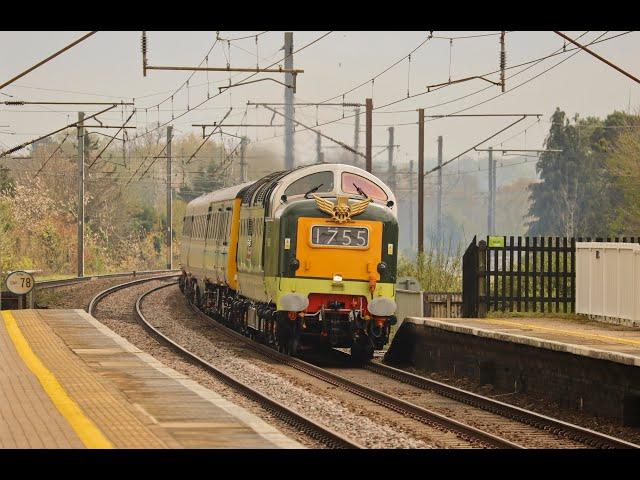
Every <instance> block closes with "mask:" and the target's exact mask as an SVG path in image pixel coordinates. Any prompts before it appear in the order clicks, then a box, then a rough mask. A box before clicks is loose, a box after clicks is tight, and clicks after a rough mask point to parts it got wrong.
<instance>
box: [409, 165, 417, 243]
mask: <svg viewBox="0 0 640 480" xmlns="http://www.w3.org/2000/svg"><path fill="white" fill-rule="evenodd" d="M413 188H414V187H413V160H410V161H409V219H410V220H409V238H410V239H411V240H410V242H409V244H410V245H411V250H412V251H413V248H414V247H415V245H416V243H415V241H414V235H413V198H414V193H415V192H414V190H413Z"/></svg>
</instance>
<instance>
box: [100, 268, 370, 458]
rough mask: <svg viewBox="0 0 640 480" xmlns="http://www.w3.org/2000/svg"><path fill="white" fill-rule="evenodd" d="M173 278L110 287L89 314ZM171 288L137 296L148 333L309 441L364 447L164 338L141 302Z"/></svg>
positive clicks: (139, 313)
mask: <svg viewBox="0 0 640 480" xmlns="http://www.w3.org/2000/svg"><path fill="white" fill-rule="evenodd" d="M173 276H175V275H163V276H156V277H148V278H144V279H139V280H134V281H132V282H126V283H123V284H120V285H115V286H113V287H110V288H107V289H105V290H103V291H101V292H100V293H98V294H97V295H96V296H95V297H94V298H93V299H92V300H91V302H90V303H89V307H88V309H87V311H88V312H89V313H90V314H93V312H94V311H95V309H96V307H97V305H98V303H99V302H100V301H101V300H102V299H104V298H105V297H107V296H109V295H110V294H112V293H114V292H116V291H119V290H122V289H125V288H128V287H131V286H134V285H138V284H140V283H145V282H150V281H154V280H162V279H165V278H166V279H169V278H172V277H173ZM170 285H174V284H173V283H169V284H166V285H160V286H159V287H155V288H152V289H150V290H148V291H147V292H145V293H144V294H143V295H141V296H140V297H138V299H137V301H136V304H135V308H134V313H135V315H136V317H137V318H138V320H139V321H140V323H141V324H142V325H143V326H144V328H145V329H146V330H147V332H148V333H149V334H151V335H152V336H153V337H155V338H156V339H157V340H159V341H161V342H163V343H165V344H167V345H168V346H169V347H171V348H172V349H173V350H174V351H176V352H178V354H180V355H181V356H183V357H185V358H187V359H188V360H189V361H191V362H193V363H195V364H197V365H199V366H201V367H203V368H204V369H205V370H207V371H208V372H209V373H211V374H213V375H214V376H215V377H216V378H218V379H219V380H221V381H222V382H224V383H226V384H227V385H229V386H230V387H232V388H233V389H235V390H237V391H238V392H240V393H241V394H242V395H244V396H246V397H247V398H249V399H251V400H253V401H254V402H256V403H258V404H259V405H260V406H262V407H263V408H265V409H266V410H267V411H269V412H270V413H271V414H272V415H274V416H275V417H277V418H278V419H280V420H282V421H283V422H285V423H287V424H288V425H290V426H292V427H293V428H295V429H297V430H300V431H302V432H304V433H305V434H306V435H307V436H309V437H310V438H312V439H314V440H316V441H318V442H320V443H322V444H324V445H326V446H327V447H330V448H341V449H344V448H346V449H360V448H363V447H362V446H361V445H359V444H357V443H355V442H353V441H351V440H348V439H346V438H345V437H343V436H341V435H340V434H338V433H336V432H334V431H333V430H331V429H328V428H326V427H324V426H322V425H320V424H318V423H317V422H314V421H313V420H311V419H309V418H307V417H305V416H304V415H301V414H299V413H298V412H296V411H294V410H291V409H289V408H287V407H285V406H283V405H281V404H279V403H278V402H276V401H275V400H273V399H271V398H270V397H268V396H266V395H264V394H262V393H261V392H259V391H258V390H255V389H253V388H251V387H250V386H248V385H246V384H245V383H243V382H241V381H238V380H236V379H235V378H233V377H232V376H230V375H228V374H226V373H225V372H223V371H222V370H220V369H219V368H217V367H215V366H214V365H212V364H211V363H209V362H207V361H206V360H204V359H203V358H201V357H200V356H198V355H196V354H195V353H193V352H191V351H190V350H188V349H187V348H185V347H183V346H182V345H180V344H178V343H177V342H175V341H173V340H172V339H170V338H169V337H167V336H166V335H164V334H163V333H162V332H160V331H159V330H158V329H157V328H155V327H154V326H153V325H152V324H151V322H150V321H149V320H148V319H147V318H146V317H145V316H144V314H143V313H142V310H141V303H142V301H143V300H144V298H145V297H146V296H147V295H148V294H150V293H152V292H155V291H156V290H158V289H160V288H164V287H166V286H170Z"/></svg>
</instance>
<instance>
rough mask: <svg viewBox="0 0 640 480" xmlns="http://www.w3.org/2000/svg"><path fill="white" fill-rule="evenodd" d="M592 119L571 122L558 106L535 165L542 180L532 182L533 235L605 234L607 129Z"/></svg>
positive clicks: (608, 209) (531, 227) (608, 219)
mask: <svg viewBox="0 0 640 480" xmlns="http://www.w3.org/2000/svg"><path fill="white" fill-rule="evenodd" d="M602 126H604V125H603V122H602V121H601V120H599V119H597V118H593V117H589V118H586V119H579V118H578V116H577V115H576V116H575V117H574V122H573V124H572V123H571V121H570V120H569V119H568V118H567V116H566V114H565V112H563V111H561V110H560V109H559V108H557V109H556V111H555V112H554V113H553V115H552V116H551V127H550V129H549V134H548V135H547V138H546V139H545V144H544V145H545V148H546V149H547V150H560V151H559V152H544V153H542V154H540V159H539V160H538V163H537V165H536V171H537V172H538V174H539V176H540V180H541V181H540V182H538V183H534V184H532V185H530V186H529V192H530V199H531V205H530V207H529V216H530V217H531V218H532V220H531V221H530V222H529V224H528V226H529V231H528V233H529V235H562V236H566V237H573V236H600V235H606V234H607V229H608V225H609V223H610V218H609V217H608V215H609V213H608V212H609V211H610V208H609V206H610V201H611V195H610V191H609V190H610V189H609V184H610V182H609V181H608V175H607V171H606V168H605V166H606V165H605V155H604V154H603V151H602V146H603V143H602V142H603V139H604V140H606V139H605V138H604V136H605V135H606V134H605V133H604V132H606V131H607V130H608V129H603V128H602Z"/></svg>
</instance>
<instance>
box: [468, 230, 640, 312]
mask: <svg viewBox="0 0 640 480" xmlns="http://www.w3.org/2000/svg"><path fill="white" fill-rule="evenodd" d="M576 241H579V242H581V241H587V242H589V241H591V237H585V238H582V237H578V238H567V237H513V236H510V237H504V236H503V237H493V236H492V237H487V238H486V240H484V241H480V242H478V243H476V238H475V237H474V239H473V241H472V242H471V244H470V245H469V247H468V248H467V250H466V252H465V254H464V257H463V265H462V276H463V280H462V283H463V316H465V317H483V316H485V315H486V314H487V312H490V311H501V312H505V311H509V312H542V313H544V312H553V313H572V312H575V298H576V284H575V262H576V247H575V243H576ZM594 241H597V242H601V241H605V239H604V238H599V237H598V238H595V239H594ZM606 241H609V242H625V243H637V242H639V241H640V238H639V237H614V238H607V239H606Z"/></svg>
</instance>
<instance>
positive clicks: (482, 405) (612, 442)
mask: <svg viewBox="0 0 640 480" xmlns="http://www.w3.org/2000/svg"><path fill="white" fill-rule="evenodd" d="M338 353H339V354H341V355H343V356H345V357H350V355H349V354H347V353H344V352H338ZM363 367H364V368H365V369H366V370H368V371H370V372H374V373H375V374H378V375H382V376H384V377H387V378H391V379H394V380H397V381H400V382H402V383H404V384H408V385H412V386H414V387H417V388H419V389H422V390H428V391H431V392H434V393H437V394H438V395H441V396H443V397H446V398H450V399H452V400H455V401H456V402H460V403H464V404H466V405H469V406H472V407H475V408H479V409H482V410H484V411H487V412H491V413H494V414H496V415H500V416H501V417H504V418H510V419H513V420H516V421H517V422H519V423H522V424H526V425H530V426H532V427H535V428H537V429H540V430H544V431H548V432H552V433H553V434H555V435H557V436H559V437H564V438H567V439H570V440H573V441H576V442H579V443H583V444H585V445H587V446H589V447H592V448H603V449H610V448H616V449H618V448H621V449H636V448H640V445H637V444H634V443H631V442H627V441H626V440H622V439H620V438H615V437H612V436H609V435H606V434H604V433H601V432H597V431H595V430H590V429H587V428H584V427H580V426H578V425H574V424H571V423H568V422H564V421H562V420H559V419H556V418H552V417H548V416H546V415H542V414H539V413H536V412H533V411H531V410H526V409H524V408H520V407H517V406H515V405H510V404H508V403H504V402H500V401H498V400H495V399H493V398H489V397H485V396H483V395H478V394H476V393H473V392H469V391H466V390H462V389H460V388H457V387H453V386H451V385H447V384H445V383H442V382H438V381H435V380H432V379H429V378H425V377H421V376H419V375H414V374H412V373H409V372H405V371H403V370H399V369H397V368H393V367H390V366H388V365H384V364H381V363H377V362H369V363H367V364H366V365H364V366H363Z"/></svg>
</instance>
